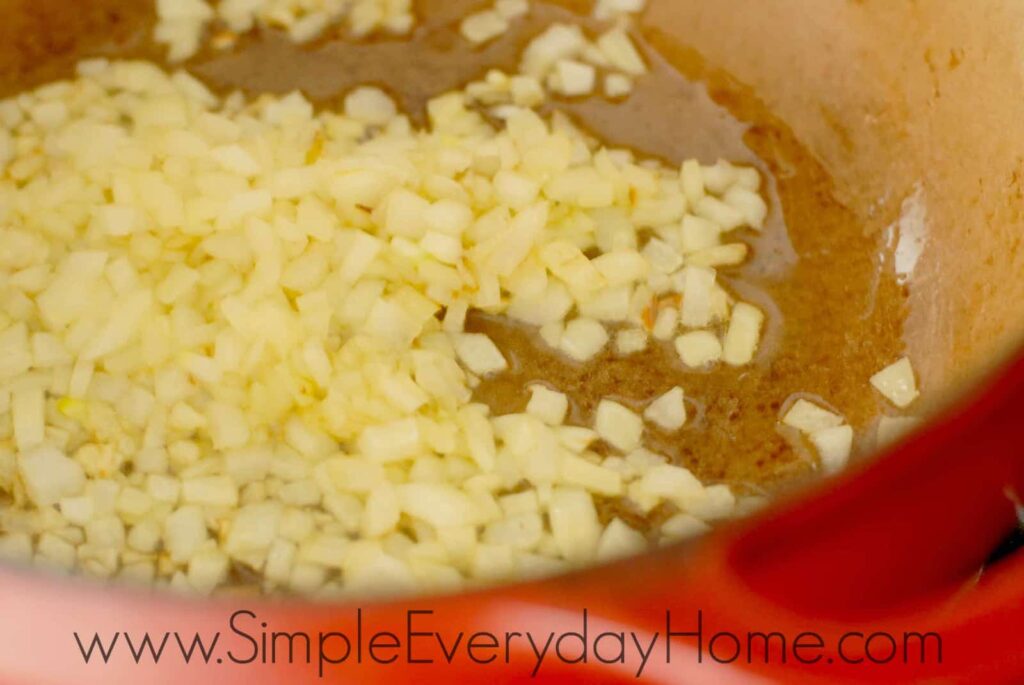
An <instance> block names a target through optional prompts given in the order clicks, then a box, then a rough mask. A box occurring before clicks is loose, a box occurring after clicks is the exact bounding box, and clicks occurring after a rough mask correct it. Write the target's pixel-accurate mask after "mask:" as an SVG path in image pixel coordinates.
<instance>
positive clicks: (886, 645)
mask: <svg viewBox="0 0 1024 685" xmlns="http://www.w3.org/2000/svg"><path fill="white" fill-rule="evenodd" d="M405 619H406V620H405V626H404V630H402V631H399V632H395V631H393V630H370V629H367V628H366V627H365V623H364V612H363V610H361V609H357V610H356V611H355V629H354V630H352V631H349V632H334V631H326V632H325V631H320V632H304V631H301V630H299V631H284V630H277V629H275V628H274V627H273V626H271V625H269V624H268V623H267V622H266V621H264V620H261V619H260V617H259V616H257V614H256V613H254V612H252V611H249V610H247V609H240V610H238V611H235V612H234V613H232V614H231V615H230V616H229V617H228V618H227V622H226V623H227V631H226V632H225V631H212V632H208V633H202V632H195V633H182V632H180V631H173V632H142V633H132V632H129V631H117V632H113V633H107V634H103V633H98V632H95V633H88V632H84V633H80V632H75V633H74V641H75V645H76V648H77V649H78V651H79V652H80V654H81V658H82V660H83V662H84V663H85V664H88V665H90V666H92V665H97V666H98V667H102V665H103V664H107V663H110V662H111V661H112V660H114V659H123V658H126V657H127V658H130V659H131V660H132V661H134V662H135V663H136V664H144V663H146V664H154V665H159V664H161V663H165V662H169V661H172V660H175V661H178V662H179V663H185V664H193V663H195V664H199V665H210V666H213V665H217V664H235V665H254V664H302V665H307V666H309V665H315V666H316V669H317V673H318V674H319V675H320V676H321V677H322V676H324V675H325V674H326V673H327V672H328V671H329V670H330V669H334V668H342V667H344V666H345V665H346V664H356V665H362V664H371V663H372V664H378V665H389V664H398V663H404V664H410V665H415V664H435V665H437V664H441V665H444V664H445V663H447V664H454V663H455V662H456V661H460V660H465V661H467V662H469V663H472V664H478V665H480V666H481V667H482V666H488V665H507V664H510V663H513V662H516V663H520V662H523V661H525V662H527V663H528V664H530V665H532V668H531V671H530V673H531V675H532V676H536V675H537V674H538V673H540V672H541V671H542V670H543V668H544V666H545V664H553V663H555V662H558V663H559V664H561V665H572V664H588V663H590V664H594V663H597V664H608V665H612V664H619V665H625V664H629V665H633V664H635V665H636V667H635V675H636V676H637V677H640V676H642V675H643V674H644V671H645V670H646V669H647V668H648V667H649V666H650V665H651V664H653V663H655V662H656V661H660V662H662V663H666V664H672V663H673V660H678V659H682V658H686V659H692V660H694V661H695V662H696V663H698V664H701V663H712V662H713V663H718V664H734V663H748V664H754V663H763V664H785V663H794V662H795V663H801V664H808V665H810V664H818V663H822V662H826V663H833V662H839V663H843V664H868V665H881V664H908V663H913V664H941V663H942V637H941V636H940V635H939V634H937V633H935V632H921V631H906V632H903V633H902V634H892V633H888V632H876V633H868V634H865V633H863V632H858V631H850V632H847V633H845V634H843V635H842V636H840V637H839V638H838V641H837V642H836V643H835V644H834V650H829V649H827V648H828V647H831V646H832V645H829V644H828V643H827V642H826V639H825V638H824V637H823V636H822V635H821V634H820V633H817V632H815V631H811V630H809V631H804V632H800V633H797V634H794V635H785V634H783V633H781V632H778V631H772V630H765V631H759V632H749V633H745V634H734V633H730V632H714V633H711V632H710V631H707V630H706V628H705V621H704V616H703V612H700V611H698V612H696V613H695V614H690V615H688V616H686V617H685V619H686V620H684V617H683V616H679V615H677V614H673V613H672V612H671V611H666V612H665V623H664V627H663V629H662V630H660V631H656V632H633V631H611V630H607V629H605V630H601V631H598V630H595V629H594V627H593V625H591V624H592V620H591V617H590V615H589V613H588V612H587V610H582V611H581V612H580V619H579V629H578V630H576V629H573V630H566V631H559V632H556V631H551V632H547V633H538V632H536V631H527V630H519V631H517V630H507V631H503V632H495V631H492V630H478V631H473V630H465V629H457V628H452V627H451V626H450V625H448V624H443V625H439V622H438V621H437V618H436V616H435V612H433V611H430V610H426V609H417V610H413V609H410V610H408V611H407V612H406V613H405ZM225 637H226V638H227V640H230V642H231V646H230V647H229V648H228V647H226V646H225V642H226V640H225V639H224V638H225ZM682 640H685V641H686V643H685V645H684V643H681V642H679V641H682ZM673 647H674V649H673ZM831 654H835V655H838V658H836V657H835V656H831Z"/></svg>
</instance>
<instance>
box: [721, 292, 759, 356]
mask: <svg viewBox="0 0 1024 685" xmlns="http://www.w3.org/2000/svg"><path fill="white" fill-rule="evenodd" d="M763 324H764V313H763V312H762V311H761V310H760V309H758V308H757V307H755V306H753V305H750V304H747V303H746V302H740V303H738V304H737V305H736V306H735V307H733V310H732V318H731V319H730V320H729V330H728V332H727V333H726V334H725V341H724V343H723V345H722V360H723V361H724V362H725V363H726V364H731V365H733V366H743V365H745V364H749V363H750V362H752V361H753V360H754V353H755V352H756V351H757V346H758V342H759V341H760V338H761V326H762V325H763Z"/></svg>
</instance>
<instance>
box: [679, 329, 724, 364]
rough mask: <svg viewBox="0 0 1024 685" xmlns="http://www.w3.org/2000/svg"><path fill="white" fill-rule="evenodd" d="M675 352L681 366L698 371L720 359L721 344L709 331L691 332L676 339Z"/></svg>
mask: <svg viewBox="0 0 1024 685" xmlns="http://www.w3.org/2000/svg"><path fill="white" fill-rule="evenodd" d="M676 352H677V353H678V354H679V358H680V359H682V360H683V364H685V365H686V366H688V367H690V368H692V369H699V368H702V367H705V366H709V365H711V364H715V363H717V362H718V361H719V360H721V358H722V343H721V342H720V341H719V340H718V336H716V335H715V334H714V333H712V332H711V331H693V332H691V333H684V334H683V335H681V336H679V337H678V338H676Z"/></svg>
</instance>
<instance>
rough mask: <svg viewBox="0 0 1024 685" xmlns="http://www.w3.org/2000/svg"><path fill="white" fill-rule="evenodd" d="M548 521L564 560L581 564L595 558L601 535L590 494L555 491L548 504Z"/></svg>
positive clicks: (574, 490)
mask: <svg viewBox="0 0 1024 685" xmlns="http://www.w3.org/2000/svg"><path fill="white" fill-rule="evenodd" d="M548 519H549V520H550V524H551V533H552V535H553V536H554V541H555V545H556V546H557V548H558V551H559V552H560V553H561V555H562V556H563V557H565V559H567V560H568V561H569V562H570V563H573V564H581V563H586V562H588V561H591V560H592V559H593V558H594V556H595V555H596V554H597V545H598V543H599V542H600V539H601V532H602V531H601V523H600V521H599V520H598V517H597V508H596V507H595V506H594V500H593V498H592V497H591V496H590V494H589V493H587V492H586V491H585V490H580V489H578V488H561V487H559V488H555V489H554V490H552V492H551V501H550V502H549V503H548Z"/></svg>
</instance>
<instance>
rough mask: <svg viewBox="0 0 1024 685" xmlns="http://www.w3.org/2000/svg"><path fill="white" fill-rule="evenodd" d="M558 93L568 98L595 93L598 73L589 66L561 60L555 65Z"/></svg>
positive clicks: (574, 61) (570, 60) (569, 60)
mask: <svg viewBox="0 0 1024 685" xmlns="http://www.w3.org/2000/svg"><path fill="white" fill-rule="evenodd" d="M555 74H556V75H557V79H558V80H557V82H558V91H559V92H560V93H561V94H562V95H566V96H568V97H578V96H581V95H589V94H590V93H592V92H594V84H595V82H596V81H597V71H596V70H595V69H594V67H592V66H590V65H589V64H584V63H582V62H577V61H576V60H572V59H562V60H559V61H558V63H557V64H556V65H555Z"/></svg>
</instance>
